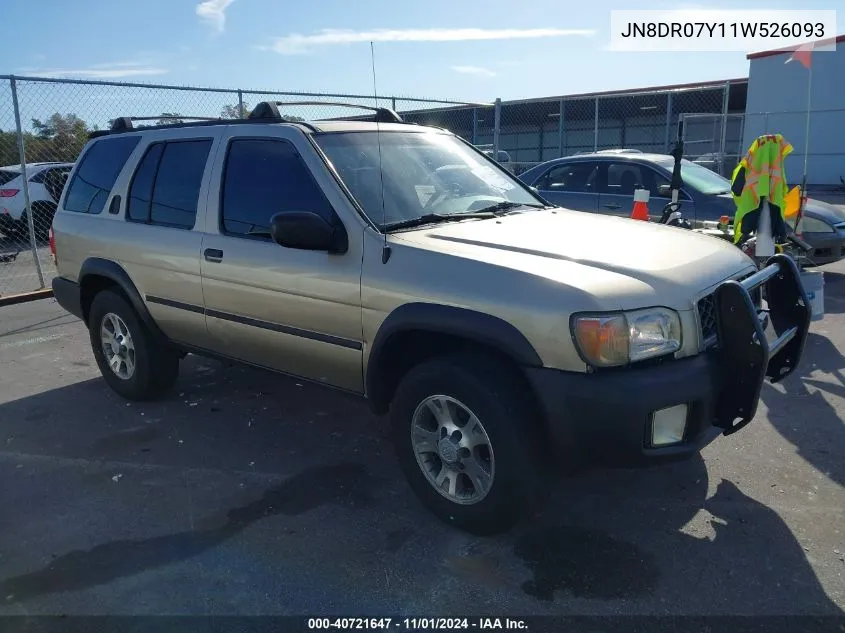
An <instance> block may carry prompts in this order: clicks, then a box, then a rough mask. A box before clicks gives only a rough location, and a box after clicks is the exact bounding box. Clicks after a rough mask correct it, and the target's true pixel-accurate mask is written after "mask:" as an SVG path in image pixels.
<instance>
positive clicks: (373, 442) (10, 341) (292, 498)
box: [0, 263, 845, 616]
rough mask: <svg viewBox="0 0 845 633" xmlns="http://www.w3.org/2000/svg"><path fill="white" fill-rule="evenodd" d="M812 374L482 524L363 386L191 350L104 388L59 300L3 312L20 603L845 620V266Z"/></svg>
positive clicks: (16, 598)
mask: <svg viewBox="0 0 845 633" xmlns="http://www.w3.org/2000/svg"><path fill="white" fill-rule="evenodd" d="M826 282H827V285H826V299H827V301H826V309H827V315H826V316H825V319H824V320H823V321H821V322H819V323H815V324H814V325H813V328H812V334H811V335H810V337H809V341H808V348H807V352H806V356H805V359H804V361H803V364H802V366H801V367H800V369H799V371H798V372H796V374H795V375H794V376H792V377H790V378H789V379H788V380H786V381H785V383H784V384H782V385H777V386H771V385H767V386H766V387H765V388H764V391H763V394H762V402H761V405H760V409H759V411H758V414H757V418H756V419H755V420H754V422H753V423H752V424H751V425H749V426H748V427H747V428H745V429H744V430H742V431H741V432H739V433H737V434H735V435H733V436H731V437H722V438H719V439H718V440H716V442H715V443H714V444H712V445H710V446H709V447H707V448H706V449H705V450H704V452H703V454H702V456H701V457H699V458H695V459H692V460H690V461H687V462H683V463H680V464H675V465H669V466H661V467H656V468H651V469H646V470H601V471H591V472H583V473H578V474H575V475H571V476H566V477H560V479H559V480H557V481H555V482H554V489H555V490H554V493H553V495H552V498H551V500H550V505H549V506H548V507H547V508H546V509H545V510H543V511H542V512H541V513H540V514H538V515H536V516H534V517H532V518H531V519H530V520H528V521H526V522H525V523H524V524H523V525H521V526H519V527H518V528H516V529H515V530H513V532H512V533H509V534H506V535H502V536H498V537H494V538H479V537H473V536H470V535H467V534H464V533H461V532H458V531H456V530H454V529H452V528H450V527H448V526H446V525H444V524H442V523H440V522H439V521H438V520H436V519H435V518H433V517H432V516H431V515H429V514H428V513H427V512H426V511H425V510H424V509H422V507H421V506H420V504H419V503H418V502H417V500H416V498H415V497H414V496H413V495H412V493H411V491H410V489H409V488H408V486H407V485H406V483H405V481H404V480H403V478H402V477H401V475H400V472H399V469H398V467H397V465H396V463H395V460H394V457H393V454H392V448H391V446H390V443H389V442H388V441H387V439H386V428H385V423H384V421H383V420H381V419H380V418H377V417H375V416H373V415H372V414H371V413H370V412H369V411H368V409H367V408H366V406H365V405H364V404H362V403H361V402H359V401H357V400H356V399H354V398H351V397H348V396H343V395H338V394H336V393H334V392H331V391H326V390H323V389H321V388H319V387H316V386H312V385H309V384H307V383H302V382H298V381H296V380H293V379H289V378H285V377H281V376H278V375H275V374H271V373H268V372H264V371H260V370H256V369H251V368H244V367H239V366H231V365H224V364H221V363H218V362H216V361H209V360H205V359H202V358H198V357H194V356H189V357H187V358H186V359H185V360H184V361H183V362H182V371H181V375H180V378H179V382H178V384H177V386H176V389H175V390H174V392H173V393H172V394H171V395H170V396H169V397H167V398H166V399H165V400H162V401H159V402H154V403H145V404H131V403H127V402H125V401H123V400H122V399H121V398H119V397H118V396H117V395H116V394H114V393H113V392H112V391H111V390H110V389H109V388H108V387H107V386H106V385H105V383H104V381H103V380H102V379H101V377H100V375H99V373H98V370H97V367H96V364H95V362H94V359H93V356H92V354H91V351H90V345H89V341H88V333H87V331H86V330H85V328H84V326H83V325H82V323H81V322H79V321H77V320H75V319H74V318H73V317H71V316H69V315H67V314H66V313H64V312H63V311H62V310H61V308H59V307H58V306H57V305H56V304H55V302H54V301H53V300H42V301H38V302H33V303H29V304H24V305H17V306H10V307H6V308H2V309H0V481H2V482H3V483H2V485H1V486H0V508H2V511H0V535H2V539H0V615H28V616H31V615H39V614H61V615H80V614H82V615H99V614H111V615H138V614H141V615H143V614H202V615H226V614H239V615H261V614H300V615H302V614H310V615H317V614H332V615H351V614H380V613H391V614H404V615H420V614H428V615H448V614H465V615H489V614H508V615H511V616H518V615H538V614H540V615H543V614H545V615H549V614H553V615H620V614H624V615H747V616H754V615H764V614H765V615H796V614H797V615H820V616H822V615H827V616H829V615H838V616H842V615H843V608H845V458H843V455H844V454H845V424H843V412H845V359H843V356H842V352H841V350H842V349H843V348H845V327H843V325H845V316H844V314H845V263H840V264H836V265H833V266H830V267H827V269H826Z"/></svg>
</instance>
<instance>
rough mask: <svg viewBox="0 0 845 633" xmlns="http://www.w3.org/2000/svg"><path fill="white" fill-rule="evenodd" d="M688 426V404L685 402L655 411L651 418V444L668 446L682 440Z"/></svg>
mask: <svg viewBox="0 0 845 633" xmlns="http://www.w3.org/2000/svg"><path fill="white" fill-rule="evenodd" d="M686 426H687V405H685V404H678V405H675V406H674V407H668V408H666V409H660V410H659V411H655V412H654V414H653V415H652V418H651V445H652V446H668V445H669V444H677V443H679V442H682V441H683V440H684V429H685V428H686Z"/></svg>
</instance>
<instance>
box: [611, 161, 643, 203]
mask: <svg viewBox="0 0 845 633" xmlns="http://www.w3.org/2000/svg"><path fill="white" fill-rule="evenodd" d="M641 187H645V180H644V178H643V173H642V171H641V170H640V168H639V166H638V165H635V164H633V163H628V162H619V163H608V165H607V178H606V181H605V186H604V188H603V189H602V193H609V194H618V195H622V196H633V195H634V191H635V190H636V189H638V188H641Z"/></svg>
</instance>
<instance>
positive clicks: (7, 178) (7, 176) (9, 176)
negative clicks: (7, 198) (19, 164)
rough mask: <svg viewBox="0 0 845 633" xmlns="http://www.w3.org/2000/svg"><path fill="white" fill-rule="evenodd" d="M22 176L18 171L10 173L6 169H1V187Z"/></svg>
mask: <svg viewBox="0 0 845 633" xmlns="http://www.w3.org/2000/svg"><path fill="white" fill-rule="evenodd" d="M18 176H20V174H19V173H18V172H16V171H9V170H6V169H0V187H2V186H3V185H5V184H6V183H7V182H11V181H12V180H14V179H15V178H17V177H18Z"/></svg>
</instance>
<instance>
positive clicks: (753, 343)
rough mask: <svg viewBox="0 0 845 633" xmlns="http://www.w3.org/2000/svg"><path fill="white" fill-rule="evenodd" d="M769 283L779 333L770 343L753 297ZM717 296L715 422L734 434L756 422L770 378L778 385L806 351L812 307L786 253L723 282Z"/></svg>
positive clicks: (774, 324) (770, 303) (768, 294)
mask: <svg viewBox="0 0 845 633" xmlns="http://www.w3.org/2000/svg"><path fill="white" fill-rule="evenodd" d="M764 284H765V286H764V287H765V289H766V300H767V303H768V310H769V319H770V321H771V324H772V327H773V328H774V331H775V334H776V338H775V340H774V341H772V342H771V343H770V342H769V341H768V340H767V339H766V334H765V331H764V327H763V323H762V322H761V319H760V318H759V316H758V312H757V307H756V306H755V305H754V302H753V301H752V300H751V295H750V292H751V291H752V290H754V289H755V288H758V287H760V286H763V285H764ZM715 294H716V326H717V330H718V333H719V349H718V350H717V352H716V353H717V354H718V355H719V361H720V362H719V363H718V367H719V376H718V382H719V384H720V389H719V392H720V397H719V401H718V404H717V406H716V419H715V422H714V424H715V425H716V426H717V427H719V428H721V429H724V431H723V434H724V435H730V434H732V433H736V432H737V431H739V430H740V429H741V428H743V427H744V426H746V425H747V424H748V423H749V422H751V420H752V418H754V414H755V413H756V411H757V403H758V401H759V400H760V390H761V389H762V387H763V381H764V380H765V379H766V378H768V379H769V381H770V382H773V383H776V382H778V381H780V380H783V379H784V378H786V377H787V376H788V375H789V374H791V373H792V372H793V371H795V368H796V367H797V366H798V362H799V361H800V359H801V355H802V353H803V352H804V344H805V342H806V340H807V332H808V330H809V328H810V317H811V308H810V302H809V300H808V299H807V293H806V292H805V291H804V286H803V284H802V283H801V277H800V273H799V272H798V267H797V266H796V264H795V262H794V261H793V260H792V259H791V258H790V257H788V256H787V255H783V254H778V255H774V256H773V257H771V258H769V259H768V260H767V261H766V265H765V266H764V267H763V268H761V269H760V270H759V271H758V272H756V273H754V274H753V275H751V276H750V277H747V278H745V279H743V280H742V281H733V280H731V281H726V282H724V283H722V284H721V285H720V286H719V287H718V288H717V290H716V293H715Z"/></svg>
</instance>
